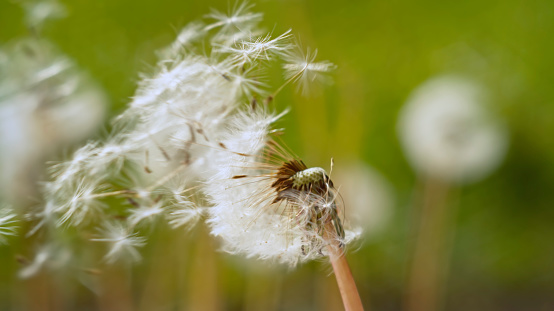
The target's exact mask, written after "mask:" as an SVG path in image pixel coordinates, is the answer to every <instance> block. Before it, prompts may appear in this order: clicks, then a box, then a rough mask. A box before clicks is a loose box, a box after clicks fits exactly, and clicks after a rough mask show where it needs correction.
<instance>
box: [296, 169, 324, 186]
mask: <svg viewBox="0 0 554 311" xmlns="http://www.w3.org/2000/svg"><path fill="white" fill-rule="evenodd" d="M326 175H327V173H326V172H325V170H324V169H322V168H321V167H312V168H308V169H305V170H303V171H300V172H297V173H296V174H294V175H292V186H293V187H294V188H301V187H302V186H306V185H310V184H315V183H318V182H320V181H321V180H324V178H325V176H326Z"/></svg>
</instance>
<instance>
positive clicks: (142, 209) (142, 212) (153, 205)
mask: <svg viewBox="0 0 554 311" xmlns="http://www.w3.org/2000/svg"><path fill="white" fill-rule="evenodd" d="M146 204H147V205H140V206H139V207H138V208H135V209H133V210H131V214H130V215H129V218H128V222H129V226H130V227H131V228H134V227H135V226H136V225H138V224H139V223H140V222H143V221H149V222H152V221H153V219H154V218H155V217H156V216H158V215H160V214H162V213H164V204H163V202H146Z"/></svg>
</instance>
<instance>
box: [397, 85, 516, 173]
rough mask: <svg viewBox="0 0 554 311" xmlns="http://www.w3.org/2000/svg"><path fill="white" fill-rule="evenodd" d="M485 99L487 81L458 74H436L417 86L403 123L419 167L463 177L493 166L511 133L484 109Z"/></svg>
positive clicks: (403, 132) (410, 154)
mask: <svg viewBox="0 0 554 311" xmlns="http://www.w3.org/2000/svg"><path fill="white" fill-rule="evenodd" d="M486 100H487V99H486V94H485V92H484V90H483V89H482V87H480V86H479V85H477V84H476V83H474V82H472V81H470V80H467V79H465V78H461V77H456V76H443V77H438V78H435V79H432V80H430V81H428V82H426V83H425V84H424V85H422V86H421V87H419V88H418V89H417V90H416V91H414V93H413V94H412V96H411V98H410V99H409V100H408V102H407V104H406V106H405V107H404V109H403V110H402V112H401V116H400V119H399V123H398V130H399V134H400V139H401V142H402V144H403V146H404V148H405V150H406V154H407V156H408V159H409V160H410V162H411V163H412V165H413V166H414V168H415V169H416V170H418V171H420V172H422V173H424V174H427V175H430V176H433V177H436V178H439V179H442V180H445V181H453V182H462V183H463V182H471V181H476V180H479V179H482V178H484V177H485V176H486V175H487V174H489V173H490V172H491V171H492V170H494V169H495V168H496V167H497V166H498V165H499V164H500V162H501V160H502V158H503V156H504V153H505V151H506V146H507V135H506V131H505V130H504V127H503V126H502V124H501V123H500V122H499V121H498V120H496V119H495V118H494V116H492V115H491V114H490V113H489V112H487V110H486V109H485V106H484V105H485V104H486Z"/></svg>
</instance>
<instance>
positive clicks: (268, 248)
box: [205, 112, 361, 266]
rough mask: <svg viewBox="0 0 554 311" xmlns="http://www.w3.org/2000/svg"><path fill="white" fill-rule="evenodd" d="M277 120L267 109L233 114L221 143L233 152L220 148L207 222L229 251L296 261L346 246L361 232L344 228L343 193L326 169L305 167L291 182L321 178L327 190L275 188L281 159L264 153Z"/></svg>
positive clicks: (209, 190) (209, 186)
mask: <svg viewBox="0 0 554 311" xmlns="http://www.w3.org/2000/svg"><path fill="white" fill-rule="evenodd" d="M275 120H276V117H271V116H267V115H266V114H264V113H263V112H258V113H249V114H245V113H243V114H237V115H236V116H235V117H234V118H233V119H232V121H233V123H232V124H233V126H232V127H231V128H230V129H231V131H230V132H229V133H227V135H226V136H225V137H224V138H223V139H222V142H223V143H224V144H225V145H226V146H228V149H229V150H230V151H234V152H228V151H221V152H220V153H219V155H218V157H217V162H216V166H215V171H216V173H215V174H214V175H213V177H212V179H211V180H210V182H209V183H207V185H206V187H205V193H206V194H207V195H208V197H209V198H210V201H211V203H212V204H213V207H211V208H210V210H209V215H210V217H209V219H208V223H209V224H210V225H211V227H212V234H214V235H215V236H218V237H220V238H222V240H223V242H224V245H223V247H224V250H226V251H227V252H229V253H234V254H242V255H246V256H247V257H254V258H260V259H264V260H271V261H276V262H281V263H284V264H288V265H290V266H295V265H297V264H298V263H300V262H304V261H307V260H312V259H316V258H320V257H324V256H328V254H329V253H328V250H327V247H329V246H331V247H337V245H341V246H343V245H346V244H348V243H350V242H351V241H352V240H354V239H356V238H357V237H358V236H359V234H360V233H361V231H360V230H359V229H355V230H344V229H343V227H342V223H340V222H341V219H340V217H339V215H338V213H339V212H341V211H339V210H338V208H337V202H336V200H337V198H338V195H337V193H336V191H335V190H334V189H332V185H330V184H329V183H330V181H329V180H328V177H326V176H327V174H326V172H325V170H323V169H322V168H311V169H306V170H303V171H302V172H298V173H296V174H294V175H292V176H291V177H290V178H291V184H294V183H297V184H298V183H300V184H298V185H297V186H308V188H309V187H310V186H309V184H312V183H314V182H320V181H321V182H323V183H324V184H325V186H324V187H326V190H324V191H323V193H321V192H310V191H309V190H298V189H295V188H291V189H287V190H283V191H279V192H278V191H275V188H274V186H273V184H274V183H275V178H278V177H279V173H277V171H276V170H277V169H278V168H279V165H280V164H282V162H281V163H279V161H278V163H277V164H270V163H269V162H268V161H266V160H267V158H265V157H264V156H263V155H262V154H263V153H264V149H267V146H268V143H270V142H268V133H269V131H270V128H271V123H272V122H274V121H275ZM260 159H262V160H260ZM284 160H287V159H284ZM260 162H262V164H260ZM243 176H245V177H244V178H242V177H243ZM237 177H241V178H237ZM295 177H296V178H295ZM302 180H303V182H302ZM293 187H295V186H293ZM280 198H282V199H283V200H279V199H280ZM337 221H338V223H337ZM343 230H344V231H343Z"/></svg>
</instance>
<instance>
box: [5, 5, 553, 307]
mask: <svg viewBox="0 0 554 311" xmlns="http://www.w3.org/2000/svg"><path fill="white" fill-rule="evenodd" d="M62 3H63V4H64V5H65V6H66V9H67V13H68V15H67V17H66V18H63V19H59V20H55V21H52V22H49V23H48V24H47V25H46V27H45V28H44V29H43V31H42V32H41V35H42V37H44V38H47V39H48V40H50V41H52V42H53V43H54V44H56V45H57V46H58V47H59V49H60V50H61V51H62V52H64V53H65V54H66V55H68V56H69V57H71V58H73V59H74V60H75V61H76V62H77V64H78V65H79V66H80V67H81V68H82V69H84V70H86V71H87V72H89V73H90V75H91V76H92V77H93V78H94V79H96V81H97V82H98V83H99V84H100V85H101V86H102V87H103V88H104V89H105V91H106V92H107V94H108V95H109V98H110V103H111V108H110V116H115V115H117V114H118V113H120V112H121V111H122V110H123V109H124V107H125V105H126V104H127V103H128V102H129V98H130V97H131V96H132V95H133V93H134V90H135V87H136V82H137V81H138V79H139V73H140V72H148V71H149V70H150V68H151V66H152V65H153V64H155V62H156V54H155V51H156V50H157V49H160V48H161V47H163V46H165V45H166V44H169V43H170V42H171V41H172V40H173V38H174V36H175V34H176V32H177V31H178V29H179V28H180V27H182V26H184V25H186V24H187V23H188V22H190V21H193V20H197V19H199V18H201V17H202V16H204V15H205V14H207V13H209V12H210V9H211V8H215V9H218V10H221V11H227V9H228V7H230V6H232V3H231V4H230V3H229V2H228V1H204V2H200V1H196V2H192V1H168V0H157V1H138V0H133V1H131V0H111V1H108V0H80V1H62ZM252 3H254V4H255V7H254V11H257V12H262V13H264V21H263V22H262V25H263V26H264V27H265V28H266V29H267V30H274V33H280V32H283V31H286V30H287V29H289V28H292V30H293V32H294V33H295V34H296V35H297V36H299V37H300V39H301V41H302V44H303V46H304V47H311V48H318V49H319V54H318V58H319V59H326V60H330V61H331V62H333V63H335V64H337V65H338V69H337V70H336V72H335V73H334V74H333V79H334V81H335V83H334V84H333V85H330V86H327V87H326V88H325V90H324V91H323V92H321V93H320V94H319V95H318V96H312V97H307V98H306V97H302V96H300V95H298V94H296V93H295V91H294V88H293V87H290V88H287V89H286V90H285V91H284V92H283V94H282V95H280V97H279V98H277V100H276V105H278V107H280V108H285V107H291V108H292V110H291V112H290V113H289V114H288V115H287V116H286V117H285V118H284V119H283V121H282V122H281V123H280V124H279V126H283V127H285V128H286V129H287V130H286V135H285V136H284V140H285V141H286V142H287V144H288V145H289V146H290V147H291V148H292V149H293V150H295V151H296V153H297V154H298V155H300V156H301V157H302V158H304V160H305V162H306V163H307V164H308V165H309V166H322V167H328V165H329V164H328V163H329V159H330V158H331V157H334V158H335V165H336V166H335V170H337V171H340V168H341V165H343V166H344V165H346V164H347V162H348V161H350V160H351V159H357V158H359V159H362V160H363V161H364V162H366V163H367V164H369V165H370V166H371V167H373V168H374V169H375V170H376V171H378V172H379V173H380V174H381V175H382V176H383V177H384V178H385V179H386V180H388V184H390V186H391V189H392V191H391V192H392V193H393V194H394V200H393V202H394V204H391V205H390V206H389V207H388V208H389V209H390V211H389V213H390V215H391V216H390V217H389V218H388V219H387V222H386V223H385V224H384V225H383V226H382V229H380V230H377V231H375V232H374V233H372V234H371V235H369V236H366V237H364V239H363V240H362V241H361V242H360V243H359V244H358V245H357V247H354V248H353V249H351V250H350V251H349V253H348V259H349V262H350V263H351V269H352V271H353V273H354V275H355V278H356V280H357V283H358V286H359V290H360V293H361V295H362V296H363V301H364V304H365V305H366V306H371V309H373V310H401V309H402V308H403V307H402V306H403V303H402V301H403V295H404V294H403V292H404V290H405V286H406V285H405V284H406V278H407V271H408V267H409V265H408V263H409V260H410V252H411V245H412V243H413V240H414V237H413V236H414V235H413V222H414V221H413V217H414V212H413V210H414V201H416V198H417V193H418V189H420V188H421V184H422V181H421V180H418V176H417V175H416V174H415V173H414V171H413V169H412V168H411V167H410V165H409V164H408V162H407V161H406V158H405V156H404V154H403V151H402V148H401V146H400V143H399V141H398V138H397V130H396V126H397V125H396V124H397V119H398V113H399V110H400V108H401V107H402V105H403V104H404V102H405V100H406V99H407V97H408V96H409V94H410V92H411V91H412V90H413V89H414V88H416V87H417V86H418V85H420V84H421V83H422V82H424V81H425V80H427V79H428V78H430V77H433V76H435V75H439V74H442V73H460V74H464V75H466V76H470V77H473V78H475V79H477V80H479V81H481V82H483V83H484V84H485V85H486V87H487V88H488V89H489V90H490V91H491V94H492V96H493V99H494V103H495V106H494V107H495V108H496V111H495V113H496V114H498V115H499V116H500V117H501V118H502V119H503V121H504V122H505V123H506V124H507V126H508V128H509V133H510V145H509V149H508V153H507V156H506V158H505V160H504V162H503V164H502V165H501V167H500V168H499V169H498V170H496V171H495V172H494V173H493V174H492V175H491V176H490V177H488V178H487V179H485V180H483V181H480V182H478V183H475V184H471V185H467V186H463V187H458V188H457V189H456V195H455V196H454V198H452V199H451V200H450V201H449V204H451V205H456V206H457V214H458V215H457V217H456V222H457V224H456V228H457V229H456V234H455V238H454V240H453V244H452V245H453V248H452V255H451V262H450V268H449V269H450V274H449V278H448V281H447V287H446V292H445V294H444V297H445V310H554V294H553V293H554V272H553V270H554V269H553V267H554V246H553V243H552V240H551V239H552V237H554V225H553V224H554V209H553V208H554V191H552V189H553V187H554V147H553V142H552V135H553V134H554V119H553V116H554V107H553V103H554V87H553V81H554V41H553V40H552V34H553V33H554V2H553V1H546V0H543V1H515V0H506V1H475V0H471V1H417V2H415V1H348V2H343V3H339V2H337V1H300V0H298V1H287V0H283V1H256V2H254V1H252ZM23 14H24V12H23V10H22V9H21V7H20V6H18V5H17V4H16V3H14V2H11V1H8V0H2V1H0V44H4V43H7V42H10V40H14V39H16V38H18V37H22V36H27V35H28V34H29V32H28V29H27V28H26V26H25V23H24V22H23V16H24V15H23ZM275 74H278V73H277V72H276V73H275ZM270 78H271V77H270ZM108 120H109V119H106V124H108V122H107V121H108ZM106 126H108V125H106ZM150 241H151V243H149V245H148V246H147V247H146V248H145V249H144V254H145V258H146V260H145V261H144V262H143V263H142V264H141V265H139V266H137V267H134V268H133V271H131V272H129V273H131V274H132V277H131V279H126V280H124V281H123V282H124V283H125V282H129V281H131V285H130V288H131V291H130V293H127V294H129V295H131V299H132V300H134V301H135V302H136V304H137V305H139V306H140V309H142V310H177V309H182V310H185V309H188V310H271V309H272V308H273V309H280V310H324V309H327V310H333V309H335V308H340V306H341V305H340V298H339V297H338V296H337V293H336V288H335V287H336V285H335V284H334V280H333V278H332V277H331V276H329V275H330V271H331V270H330V267H329V265H328V264H325V263H317V262H316V263H309V264H305V265H303V266H301V267H299V268H297V269H294V270H285V269H283V270H279V269H277V270H274V269H268V268H266V267H264V266H260V267H258V266H257V265H255V264H252V263H248V264H244V263H243V262H242V261H241V260H240V259H239V258H238V257H233V256H228V255H224V254H222V253H219V252H216V251H215V250H216V249H217V247H218V246H217V242H214V241H211V240H210V239H209V238H208V237H207V235H206V233H205V230H204V229H203V228H201V227H200V228H197V229H195V230H194V231H193V232H191V233H186V234H185V233H183V234H176V233H175V232H174V231H171V230H169V229H158V230H156V231H155V232H153V233H152V237H151V239H150ZM1 251H2V253H3V254H2V255H0V257H1V260H2V263H0V265H2V266H3V267H4V268H2V275H3V277H2V281H1V282H2V284H1V286H2V287H1V288H2V293H1V294H0V297H1V298H2V301H3V302H0V307H2V308H3V309H5V310H15V309H17V308H16V307H14V306H16V305H17V303H14V304H12V302H9V301H12V298H13V297H14V295H15V296H16V297H19V298H17V299H21V300H25V299H31V300H32V299H35V298H34V297H35V296H32V297H31V296H26V294H25V292H26V291H25V289H24V288H25V287H26V286H25V284H19V281H14V280H13V277H11V274H10V271H12V270H13V269H16V268H17V264H16V263H14V259H13V253H11V250H10V249H9V248H8V247H5V246H4V247H2V248H1ZM115 270H117V269H115ZM127 272H128V271H127ZM114 273H115V274H117V273H118V272H114ZM105 274H106V273H104V275H105ZM14 282H16V283H18V284H15V285H14ZM23 283H25V282H23ZM27 283H28V282H27ZM29 284H30V283H29ZM42 286H45V285H44V284H43V285H42ZM27 287H28V286H27ZM66 287H70V286H67V285H59V288H61V289H60V291H62V292H63V291H64V290H65V288H66ZM35 290H36V289H35ZM31 292H32V291H31ZM68 293H72V294H63V293H62V294H60V295H61V296H64V295H65V296H64V297H66V298H67V297H71V302H66V303H65V304H64V306H65V308H66V309H69V310H71V309H75V310H77V309H78V310H87V309H91V310H92V309H95V308H100V309H103V308H102V307H99V306H101V304H100V305H99V303H98V302H97V301H96V300H95V298H94V297H95V295H94V294H93V293H92V292H91V291H90V290H88V289H87V288H85V287H84V286H82V285H77V287H71V290H70V291H69V292H68ZM121 295H125V293H122V294H121ZM25 297H27V298H25ZM36 299H38V298H36ZM35 307H36V306H35ZM35 307H32V306H31V307H29V309H33V308H35ZM122 308H123V307H122ZM35 309H37V310H39V309H40V307H36V308H35ZM45 309H47V308H46V307H45Z"/></svg>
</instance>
